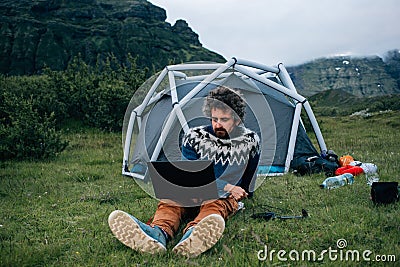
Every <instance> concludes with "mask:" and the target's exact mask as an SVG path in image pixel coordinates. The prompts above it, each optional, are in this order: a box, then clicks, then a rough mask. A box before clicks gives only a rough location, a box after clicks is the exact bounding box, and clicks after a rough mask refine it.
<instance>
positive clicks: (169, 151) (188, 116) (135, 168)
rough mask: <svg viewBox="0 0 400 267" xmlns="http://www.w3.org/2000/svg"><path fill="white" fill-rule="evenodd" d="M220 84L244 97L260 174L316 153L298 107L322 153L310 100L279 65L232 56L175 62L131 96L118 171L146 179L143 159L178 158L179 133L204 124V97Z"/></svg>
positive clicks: (281, 171) (323, 148) (271, 172)
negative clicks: (257, 145)
mask: <svg viewBox="0 0 400 267" xmlns="http://www.w3.org/2000/svg"><path fill="white" fill-rule="evenodd" d="M220 85H224V86H227V87H230V88H233V89H237V90H240V91H241V93H242V94H243V96H244V99H245V101H246V104H247V107H246V115H245V118H244V120H243V122H244V126H245V127H247V128H249V129H251V130H253V131H255V132H257V134H258V135H259V136H260V139H261V155H260V161H259V166H258V171H257V174H258V176H259V177H262V176H264V177H265V176H266V175H279V174H284V173H286V172H288V171H289V169H290V166H291V161H292V160H293V158H296V157H298V156H304V155H307V156H313V155H319V153H318V152H317V150H316V149H315V147H314V145H313V144H312V142H311V141H310V139H309V137H308V136H307V133H306V131H305V129H304V127H303V125H302V123H301V118H300V113H301V111H302V109H303V108H304V110H305V112H306V113H307V115H308V118H309V120H310V123H311V125H312V128H313V131H314V133H315V135H316V139H317V142H318V145H319V148H320V150H321V153H324V152H325V151H326V150H327V148H326V145H325V142H324V139H323V137H322V134H321V131H320V129H319V126H318V123H317V120H316V118H315V116H314V114H313V112H312V109H311V107H310V104H309V103H308V101H307V99H306V98H305V97H303V96H301V95H300V94H298V92H297V91H296V89H295V86H294V84H293V82H292V80H291V79H290V76H289V74H288V72H287V70H286V68H285V67H284V66H283V64H279V65H278V66H276V67H273V66H266V65H262V64H258V63H255V62H251V61H247V60H241V59H236V58H232V59H230V60H228V61H227V62H226V63H206V62H198V63H187V64H178V65H171V66H167V67H165V68H164V69H163V70H162V71H161V72H160V73H158V74H156V75H154V76H153V77H152V78H150V79H149V80H148V81H146V82H145V83H144V84H143V85H142V87H141V88H139V89H138V91H136V93H135V95H134V96H133V98H132V101H131V103H130V105H129V107H128V109H127V112H126V114H125V120H124V135H123V141H124V156H123V168H122V173H123V175H128V176H131V177H134V178H137V179H139V180H146V170H147V164H146V163H147V162H148V161H157V160H170V161H172V160H180V159H181V153H180V146H181V139H182V136H183V134H184V133H185V132H186V131H188V129H189V128H191V127H194V126H199V125H204V124H208V123H209V118H206V117H204V115H203V113H202V105H203V101H204V97H206V96H207V94H208V92H209V91H210V90H212V89H214V88H216V87H217V86H220ZM140 96H141V97H140ZM135 103H137V105H136V104H135ZM133 139H135V142H133Z"/></svg>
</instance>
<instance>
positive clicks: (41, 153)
mask: <svg viewBox="0 0 400 267" xmlns="http://www.w3.org/2000/svg"><path fill="white" fill-rule="evenodd" d="M2 100H3V105H2V107H3V109H2V111H3V114H2V115H3V116H2V118H1V120H2V121H1V125H0V155H1V156H0V159H1V160H5V159H13V158H16V159H24V158H31V159H43V158H49V157H52V156H54V155H56V154H58V153H59V152H61V151H63V150H64V149H65V147H66V146H67V144H68V143H67V142H66V141H64V140H62V138H61V133H60V132H58V131H56V125H55V124H56V120H55V118H54V117H55V116H54V113H51V114H50V115H48V116H47V115H44V116H42V115H41V114H40V113H39V112H38V110H37V109H34V100H33V97H30V98H29V99H20V98H18V97H17V96H16V95H15V94H12V93H11V94H10V93H7V92H3V95H2ZM6 114H7V115H8V116H5V115H6Z"/></svg>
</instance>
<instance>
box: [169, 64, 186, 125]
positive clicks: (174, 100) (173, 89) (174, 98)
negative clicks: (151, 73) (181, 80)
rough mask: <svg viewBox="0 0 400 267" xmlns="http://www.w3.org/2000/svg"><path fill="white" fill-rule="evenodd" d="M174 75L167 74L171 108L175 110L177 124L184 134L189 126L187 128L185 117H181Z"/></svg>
mask: <svg viewBox="0 0 400 267" xmlns="http://www.w3.org/2000/svg"><path fill="white" fill-rule="evenodd" d="M174 74H175V72H173V71H169V72H168V78H169V88H171V100H172V107H173V108H176V109H175V112H176V115H177V116H178V119H179V122H180V123H181V126H182V127H183V130H184V131H185V133H187V132H188V131H189V126H188V123H187V120H186V118H185V115H183V112H182V109H181V105H180V104H179V99H178V93H177V91H176V83H175V75H174Z"/></svg>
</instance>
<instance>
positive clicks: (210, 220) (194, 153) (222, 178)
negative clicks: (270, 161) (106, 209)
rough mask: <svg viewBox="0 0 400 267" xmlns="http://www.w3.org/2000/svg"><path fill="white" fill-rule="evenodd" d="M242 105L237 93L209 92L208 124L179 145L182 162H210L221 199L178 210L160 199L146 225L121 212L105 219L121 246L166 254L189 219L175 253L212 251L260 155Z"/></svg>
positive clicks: (245, 193)
mask: <svg viewBox="0 0 400 267" xmlns="http://www.w3.org/2000/svg"><path fill="white" fill-rule="evenodd" d="M245 108H246V104H245V101H244V99H243V96H242V95H241V94H240V93H239V91H235V90H232V89H230V88H228V87H224V86H220V87H217V88H216V89H214V90H212V91H210V92H209V94H208V96H207V97H206V99H205V101H204V106H203V113H204V115H205V116H207V117H209V118H210V119H211V123H210V125H205V126H200V127H194V128H191V129H190V130H189V131H188V132H187V133H186V134H185V136H184V138H183V142H182V157H183V159H185V160H198V159H201V160H211V161H212V162H213V163H214V172H215V176H216V182H217V188H218V192H219V198H218V199H216V200H209V201H205V202H203V203H202V204H201V206H199V207H182V206H180V205H177V203H175V202H173V201H167V200H161V201H160V202H159V204H158V206H157V210H156V212H155V214H154V217H153V220H152V222H151V223H149V224H144V223H142V222H141V221H139V220H138V219H137V218H135V217H133V216H132V215H129V214H127V213H125V212H123V211H119V210H117V211H114V212H112V213H111V214H110V216H109V225H110V228H111V230H112V232H113V233H114V235H115V236H116V237H117V238H118V239H119V240H120V241H121V242H122V243H124V244H125V245H127V246H129V247H131V248H132V249H134V250H137V251H141V252H149V253H156V252H164V251H166V243H167V240H169V239H172V238H173V237H174V235H175V234H176V232H177V231H178V228H179V226H180V223H181V221H182V218H184V216H188V215H189V216H190V215H191V219H192V220H191V221H190V222H189V223H188V224H187V225H186V227H185V228H184V230H183V233H184V234H183V236H182V238H181V240H180V241H179V242H178V243H177V244H176V245H175V247H174V248H173V252H175V253H177V254H179V255H183V256H186V257H196V256H198V255H200V254H201V253H203V252H205V251H207V250H208V249H210V248H211V247H213V246H214V245H215V244H216V243H217V241H218V240H219V239H220V237H221V236H222V234H223V232H224V229H225V220H227V219H228V218H229V217H230V216H232V215H233V214H235V213H236V212H237V211H238V208H239V202H240V200H242V199H244V198H247V197H248V196H251V195H252V193H253V192H252V191H253V186H252V185H254V182H255V177H256V169H257V165H258V160H259V157H260V145H259V142H260V140H259V137H258V135H257V134H256V133H255V132H253V131H251V130H249V129H247V128H245V127H244V126H243V123H242V122H243V118H244V115H245Z"/></svg>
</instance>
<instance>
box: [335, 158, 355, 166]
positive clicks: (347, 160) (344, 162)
mask: <svg viewBox="0 0 400 267" xmlns="http://www.w3.org/2000/svg"><path fill="white" fill-rule="evenodd" d="M352 161H354V158H353V157H352V156H350V155H345V156H341V157H340V158H339V165H340V166H342V167H344V166H347V165H349V164H350V162H352Z"/></svg>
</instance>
